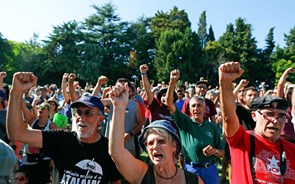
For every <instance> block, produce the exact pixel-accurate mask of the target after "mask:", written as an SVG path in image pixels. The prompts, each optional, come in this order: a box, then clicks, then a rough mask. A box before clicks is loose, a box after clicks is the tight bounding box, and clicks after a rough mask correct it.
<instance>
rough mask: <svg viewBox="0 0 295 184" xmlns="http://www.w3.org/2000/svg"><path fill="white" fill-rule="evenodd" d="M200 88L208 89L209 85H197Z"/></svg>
mask: <svg viewBox="0 0 295 184" xmlns="http://www.w3.org/2000/svg"><path fill="white" fill-rule="evenodd" d="M197 87H198V88H201V89H207V86H199V85H198V86H197Z"/></svg>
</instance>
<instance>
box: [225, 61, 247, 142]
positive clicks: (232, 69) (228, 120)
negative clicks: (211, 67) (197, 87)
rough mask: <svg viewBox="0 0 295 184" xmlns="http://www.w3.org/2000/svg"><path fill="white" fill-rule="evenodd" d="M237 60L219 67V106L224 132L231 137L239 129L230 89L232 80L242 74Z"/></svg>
mask: <svg viewBox="0 0 295 184" xmlns="http://www.w3.org/2000/svg"><path fill="white" fill-rule="evenodd" d="M243 72H244V70H243V69H242V68H241V67H240V64H239V63H238V62H229V63H224V64H222V65H220V67H219V86H220V87H219V90H220V107H221V112H222V115H223V127H224V133H225V135H226V136H227V137H229V138H230V137H232V136H233V135H234V134H235V133H236V132H237V131H238V129H239V119H238V116H237V114H236V104H235V99H234V96H233V91H232V82H233V81H234V80H235V79H237V78H239V77H240V76H241V75H242V74H243Z"/></svg>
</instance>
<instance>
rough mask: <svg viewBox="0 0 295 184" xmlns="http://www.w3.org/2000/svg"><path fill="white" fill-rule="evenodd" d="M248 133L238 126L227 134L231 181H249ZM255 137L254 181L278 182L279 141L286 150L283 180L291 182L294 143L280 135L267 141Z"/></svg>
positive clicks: (293, 177)
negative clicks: (232, 133) (230, 135)
mask: <svg viewBox="0 0 295 184" xmlns="http://www.w3.org/2000/svg"><path fill="white" fill-rule="evenodd" d="M250 133H251V131H247V132H246V131H245V130H244V129H243V127H242V126H240V127H239V130H238V131H237V132H236V133H235V135H234V136H233V137H231V138H227V141H228V143H229V147H230V153H231V170H232V179H231V182H232V183H241V184H244V183H245V184H246V183H252V173H251V166H250V161H249V152H250ZM254 136H255V139H254V142H255V158H256V159H255V160H256V161H255V165H254V168H255V183H258V182H257V181H259V183H277V184H279V183H281V180H280V178H281V174H280V167H279V165H280V146H281V145H280V144H281V143H282V145H283V147H284V151H285V153H286V162H287V170H286V172H285V175H284V183H285V184H291V183H292V184H293V183H295V174H294V173H295V151H294V150H295V144H292V143H290V142H288V141H286V140H284V139H282V138H280V140H279V141H277V142H269V141H267V140H266V139H264V138H262V137H261V136H259V135H257V134H254Z"/></svg>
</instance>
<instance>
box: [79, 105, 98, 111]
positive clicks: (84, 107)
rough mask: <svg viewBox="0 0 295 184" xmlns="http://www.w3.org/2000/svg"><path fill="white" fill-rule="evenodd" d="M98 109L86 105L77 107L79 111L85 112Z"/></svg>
mask: <svg viewBox="0 0 295 184" xmlns="http://www.w3.org/2000/svg"><path fill="white" fill-rule="evenodd" d="M95 109H97V108H96V107H88V106H86V105H80V106H78V107H77V110H83V111H87V110H95Z"/></svg>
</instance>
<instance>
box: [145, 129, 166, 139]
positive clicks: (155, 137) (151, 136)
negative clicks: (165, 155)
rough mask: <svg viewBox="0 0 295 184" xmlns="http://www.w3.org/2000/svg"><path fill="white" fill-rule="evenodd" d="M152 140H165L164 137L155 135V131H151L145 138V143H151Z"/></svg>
mask: <svg viewBox="0 0 295 184" xmlns="http://www.w3.org/2000/svg"><path fill="white" fill-rule="evenodd" d="M154 139H165V137H164V136H163V135H161V134H159V133H157V132H156V131H151V132H150V133H149V134H148V135H147V138H146V141H151V140H154Z"/></svg>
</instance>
